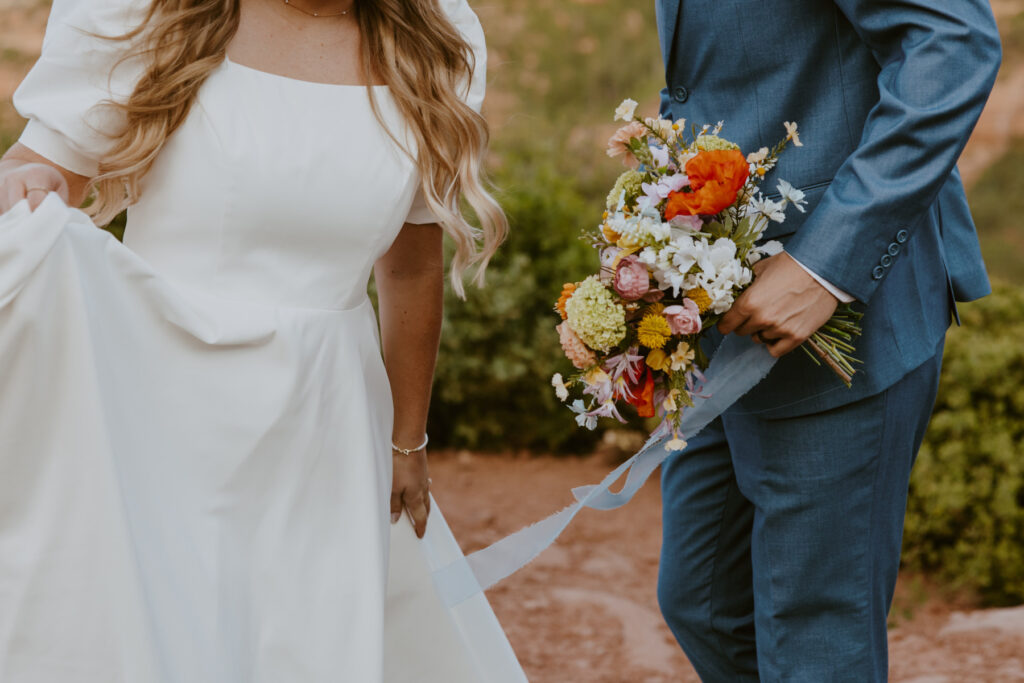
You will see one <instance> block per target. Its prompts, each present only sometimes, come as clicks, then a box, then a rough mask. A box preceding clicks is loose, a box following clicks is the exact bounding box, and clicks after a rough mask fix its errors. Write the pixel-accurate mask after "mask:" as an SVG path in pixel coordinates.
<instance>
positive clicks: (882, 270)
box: [871, 266, 885, 280]
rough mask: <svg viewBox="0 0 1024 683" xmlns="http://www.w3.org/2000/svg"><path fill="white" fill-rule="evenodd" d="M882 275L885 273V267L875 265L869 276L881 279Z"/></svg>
mask: <svg viewBox="0 0 1024 683" xmlns="http://www.w3.org/2000/svg"><path fill="white" fill-rule="evenodd" d="M883 275H885V268H883V267H882V266H875V269H874V270H872V271H871V277H873V278H875V279H876V280H881V279H882V276H883Z"/></svg>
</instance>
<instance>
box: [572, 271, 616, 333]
mask: <svg viewBox="0 0 1024 683" xmlns="http://www.w3.org/2000/svg"><path fill="white" fill-rule="evenodd" d="M565 312H566V314H567V315H568V317H569V327H571V328H572V329H573V331H574V332H576V334H577V335H579V338H580V339H582V340H583V343H584V344H586V345H587V346H589V347H590V348H592V349H595V350H597V351H607V350H608V349H610V348H612V347H613V346H615V345H616V344H618V343H619V342H621V341H622V340H623V339H625V338H626V310H625V309H624V308H623V307H622V306H621V305H620V304H619V303H618V302H616V301H615V297H614V295H613V294H612V293H611V292H610V291H608V288H607V287H605V286H604V285H603V284H601V280H599V279H598V278H597V276H596V275H591V276H590V277H588V278H587V279H586V280H584V281H583V282H581V283H580V285H579V287H577V288H576V291H575V292H573V295H572V298H570V299H569V301H568V302H566V304H565Z"/></svg>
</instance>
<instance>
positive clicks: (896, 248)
mask: <svg viewBox="0 0 1024 683" xmlns="http://www.w3.org/2000/svg"><path fill="white" fill-rule="evenodd" d="M898 253H900V245H898V244H896V243H895V242H893V243H892V244H890V245H889V256H895V255H896V254H898Z"/></svg>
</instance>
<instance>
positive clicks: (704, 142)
mask: <svg viewBox="0 0 1024 683" xmlns="http://www.w3.org/2000/svg"><path fill="white" fill-rule="evenodd" d="M739 148H740V146H739V145H737V144H736V143H735V142H729V141H728V140H726V139H725V138H720V137H718V136H717V135H698V136H697V149H699V150H700V151H702V152H714V151H715V150H720V149H735V150H738V149H739Z"/></svg>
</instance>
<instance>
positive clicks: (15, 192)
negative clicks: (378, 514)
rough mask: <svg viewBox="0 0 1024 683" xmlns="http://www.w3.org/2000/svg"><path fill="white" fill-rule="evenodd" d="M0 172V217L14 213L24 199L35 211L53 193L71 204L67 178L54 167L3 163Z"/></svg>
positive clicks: (38, 164) (10, 162) (37, 164)
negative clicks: (15, 207) (1, 214)
mask: <svg viewBox="0 0 1024 683" xmlns="http://www.w3.org/2000/svg"><path fill="white" fill-rule="evenodd" d="M3 166H6V167H7V168H3V169H2V170H0V213H6V212H8V211H10V210H11V207H13V206H14V205H15V204H17V203H18V202H20V201H21V200H22V199H28V205H29V208H30V209H32V210H33V211H35V210H36V207H37V206H39V205H40V204H42V202H43V200H44V199H45V198H46V195H48V194H49V193H51V192H56V193H57V194H58V195H60V198H61V199H63V200H64V203H65V204H67V203H69V200H70V197H69V195H70V193H69V190H68V183H67V180H65V179H64V175H63V174H62V173H61V172H60V171H58V170H57V169H56V168H54V167H53V166H50V165H49V164H41V163H16V162H12V161H10V160H9V161H6V162H4V164H3Z"/></svg>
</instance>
